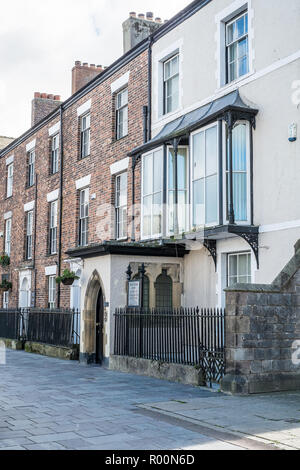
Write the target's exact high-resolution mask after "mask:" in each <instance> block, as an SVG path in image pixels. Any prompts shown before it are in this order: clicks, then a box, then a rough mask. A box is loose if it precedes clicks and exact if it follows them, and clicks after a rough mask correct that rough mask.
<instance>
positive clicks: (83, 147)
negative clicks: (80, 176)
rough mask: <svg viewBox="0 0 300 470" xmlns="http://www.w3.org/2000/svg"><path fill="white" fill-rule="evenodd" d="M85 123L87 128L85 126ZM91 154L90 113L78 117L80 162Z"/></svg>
mask: <svg viewBox="0 0 300 470" xmlns="http://www.w3.org/2000/svg"><path fill="white" fill-rule="evenodd" d="M87 122H88V124H89V126H87ZM90 154H91V113H90V112H88V113H86V114H84V115H83V116H80V160H83V159H84V158H87V157H89V156H90Z"/></svg>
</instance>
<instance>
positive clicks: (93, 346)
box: [82, 271, 104, 364]
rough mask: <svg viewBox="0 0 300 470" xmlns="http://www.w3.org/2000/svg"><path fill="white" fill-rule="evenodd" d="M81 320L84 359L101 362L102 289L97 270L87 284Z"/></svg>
mask: <svg viewBox="0 0 300 470" xmlns="http://www.w3.org/2000/svg"><path fill="white" fill-rule="evenodd" d="M82 321H83V328H82V349H83V351H84V352H83V354H84V355H85V357H86V361H87V362H88V363H96V364H102V362H103V358H104V289H103V285H102V282H101V279H100V276H99V274H98V272H97V271H94V273H93V275H92V277H91V279H90V281H89V283H88V286H87V290H86V294H85V302H84V311H83V312H82Z"/></svg>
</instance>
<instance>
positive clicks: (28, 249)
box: [25, 211, 33, 260]
mask: <svg viewBox="0 0 300 470" xmlns="http://www.w3.org/2000/svg"><path fill="white" fill-rule="evenodd" d="M32 233H33V211H30V212H27V214H26V238H25V259H26V260H31V259H32Z"/></svg>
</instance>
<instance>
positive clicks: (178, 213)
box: [168, 147, 188, 235]
mask: <svg viewBox="0 0 300 470" xmlns="http://www.w3.org/2000/svg"><path fill="white" fill-rule="evenodd" d="M187 153H188V152H187V148H184V147H179V148H178V153H177V162H176V161H175V152H174V149H172V148H169V152H168V232H169V234H170V235H174V234H182V233H183V232H185V231H186V229H187V202H188V199H187V197H188V178H187V173H188V171H187ZM176 163H177V170H176ZM176 173H177V185H176ZM176 186H177V204H176Z"/></svg>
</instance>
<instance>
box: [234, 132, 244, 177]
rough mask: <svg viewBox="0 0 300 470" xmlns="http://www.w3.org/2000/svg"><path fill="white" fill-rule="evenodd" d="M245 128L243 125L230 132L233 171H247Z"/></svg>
mask: <svg viewBox="0 0 300 470" xmlns="http://www.w3.org/2000/svg"><path fill="white" fill-rule="evenodd" d="M246 133H247V127H246V125H245V124H239V125H238V126H235V127H234V129H233V132H232V165H233V171H247V146H246Z"/></svg>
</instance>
